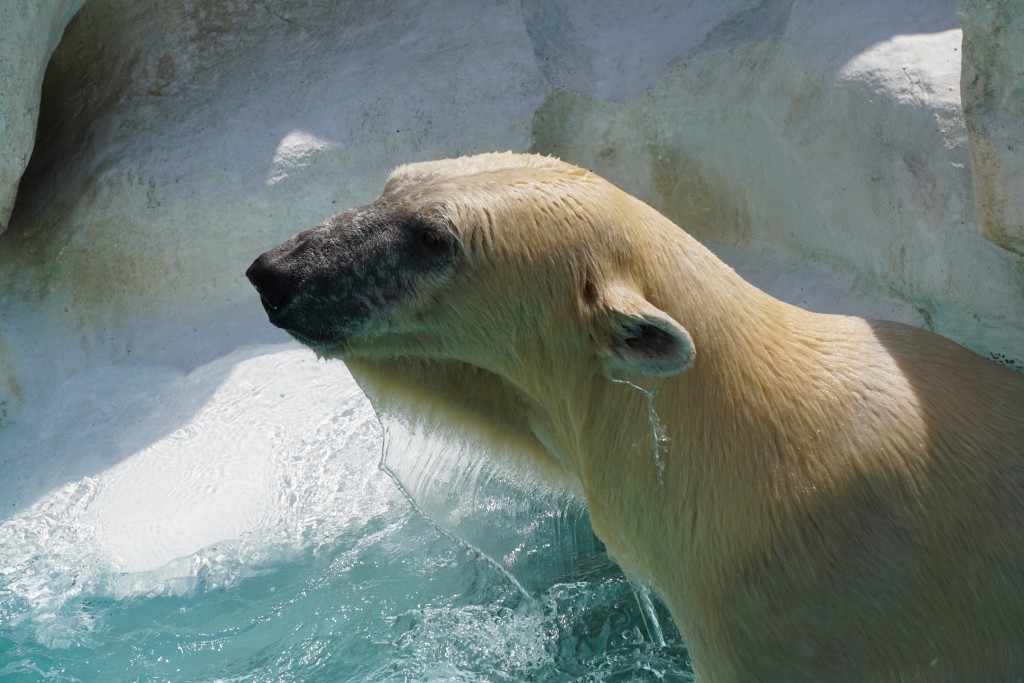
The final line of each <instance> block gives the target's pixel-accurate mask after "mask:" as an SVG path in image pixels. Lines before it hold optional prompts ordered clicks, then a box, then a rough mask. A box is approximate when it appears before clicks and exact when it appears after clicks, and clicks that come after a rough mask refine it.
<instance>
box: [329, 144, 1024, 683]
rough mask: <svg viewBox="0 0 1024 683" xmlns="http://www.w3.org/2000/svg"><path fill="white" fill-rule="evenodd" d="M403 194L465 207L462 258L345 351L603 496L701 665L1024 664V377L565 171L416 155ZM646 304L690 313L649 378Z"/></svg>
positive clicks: (593, 503)
mask: <svg viewBox="0 0 1024 683" xmlns="http://www.w3.org/2000/svg"><path fill="white" fill-rule="evenodd" d="M383 199H384V201H385V202H388V203H389V204H394V205H395V206H397V207H399V208H401V209H402V210H403V211H406V212H409V213H412V214H416V213H421V214H423V215H432V216H435V217H436V216H442V217H443V218H445V219H446V220H447V221H448V223H449V225H450V226H451V228H452V229H453V230H454V231H455V232H456V234H457V235H458V237H459V240H460V244H461V249H462V253H461V255H460V258H461V259H462V261H461V263H460V265H459V267H458V268H457V269H456V271H455V273H454V275H452V276H451V277H450V278H449V279H448V280H446V281H445V282H443V283H440V284H439V285H437V287H436V288H435V289H433V290H431V291H430V293H429V295H424V296H422V297H420V298H419V299H417V300H416V301H414V302H411V303H409V304H408V305H407V306H404V307H402V308H401V309H400V310H396V311H389V312H382V319H383V320H384V322H382V323H381V325H380V326H378V327H375V328H373V329H375V330H376V332H374V333H372V334H366V335H363V336H361V337H358V338H354V339H351V340H348V341H347V342H346V346H345V347H344V348H343V349H340V350H339V351H338V353H337V355H338V356H339V357H341V358H343V359H344V360H345V361H346V363H347V364H348V365H349V367H350V368H351V370H352V372H353V374H354V375H355V376H356V378H357V379H358V380H359V381H360V383H361V385H362V386H363V387H364V388H365V389H366V391H367V394H368V395H369V396H370V398H371V400H372V401H374V403H376V404H378V405H380V406H384V407H386V408H388V409H391V410H395V409H398V410H401V411H404V412H406V413H407V414H409V415H410V416H411V417H413V418H416V419H420V420H423V421H424V422H427V423H429V424H431V425H434V426H435V427H437V426H439V425H440V426H442V428H444V429H446V430H448V431H449V432H450V433H453V434H455V435H458V434H460V433H463V432H467V433H468V432H472V433H473V434H474V435H475V436H477V437H482V438H485V439H487V440H489V441H491V442H493V443H495V444H497V445H498V446H500V448H501V449H503V450H511V451H513V452H515V453H518V454H520V456H521V457H522V458H524V460H525V461H528V462H531V463H533V464H534V465H535V466H536V467H537V468H538V469H539V470H543V471H544V472H546V473H547V474H548V475H550V476H552V477H555V478H560V479H561V480H562V481H564V482H566V483H567V485H568V486H571V487H575V488H577V489H578V490H581V491H582V494H583V495H584V496H585V498H586V502H587V506H588V509H589V511H590V515H591V518H592V521H593V525H594V529H595V531H596V533H597V534H598V536H599V537H600V538H601V539H602V541H603V542H604V543H605V544H606V546H607V548H608V550H609V552H610V554H611V555H612V556H613V557H614V558H615V559H616V560H617V561H618V562H619V563H620V564H621V565H622V566H623V568H624V569H625V570H626V571H627V572H628V573H629V574H631V575H632V576H634V577H636V578H638V579H641V580H644V581H647V582H649V583H650V584H651V585H652V586H653V587H654V588H655V589H656V590H657V591H658V593H659V594H660V595H661V596H662V597H663V598H664V600H665V601H666V603H667V604H668V606H669V608H670V609H671V612H672V614H673V617H674V618H675V620H676V621H677V623H678V624H679V626H680V628H681V631H682V633H683V636H684V640H685V641H686V644H687V646H688V648H689V650H690V652H691V654H692V657H693V661H694V665H695V667H696V670H697V673H698V678H699V680H701V681H704V682H706V683H724V682H732V681H779V682H781V683H793V682H797V681H847V680H850V681H956V682H958V683H960V682H964V681H979V682H980V681H1011V680H1020V679H1021V678H1024V376H1021V375H1018V374H1016V373H1014V372H1012V371H1010V370H1007V369H1005V368H1002V367H999V366H997V365H995V364H993V363H990V362H988V361H986V360H984V359H982V358H980V357H978V356H976V355H974V354H972V353H970V352H968V351H966V350H964V349H963V348H961V347H959V346H957V345H956V344H954V343H952V342H950V341H947V340H945V339H943V338H941V337H939V336H936V335H934V334H930V333H928V332H924V331H922V330H918V329H915V328H912V327H908V326H905V325H901V324H897V323H891V322H877V321H870V320H864V319H860V318H852V317H843V316H834V315H818V314H814V313H809V312H807V311H804V310H801V309H799V308H795V307H793V306H790V305H787V304H785V303H782V302H780V301H777V300H775V299H773V298H772V297H770V296H768V295H767V294H765V293H763V292H761V291H759V290H758V289H756V288H755V287H753V286H751V285H749V284H748V283H746V282H745V281H744V280H742V279H741V278H740V277H739V276H737V275H736V274H735V273H734V272H733V271H732V270H731V269H730V268H729V267H727V266H726V265H725V264H723V263H722V262H721V261H719V260H718V259H717V258H716V257H715V256H714V255H712V254H711V253H710V252H709V251H708V250H707V249H705V248H704V247H703V246H701V245H700V244H699V243H697V242H696V241H694V240H693V239H692V238H690V237H689V236H688V235H687V234H686V233H685V232H683V231H682V230H681V229H679V228H678V227H677V226H675V225H674V224H672V223H671V222H670V221H669V220H667V219H666V218H664V217H663V216H661V215H660V214H658V213H657V212H656V211H654V210H653V209H652V208H650V207H649V206H647V205H645V204H644V203H642V202H640V201H639V200H637V199H635V198H633V197H631V196H629V195H627V194H625V193H623V192H621V191H620V190H618V189H617V188H615V187H614V186H612V185H610V184H609V183H607V182H605V181H603V180H602V179H600V178H599V177H597V176H595V175H594V174H592V173H589V172H587V171H585V170H582V169H579V168H575V167H572V166H569V165H567V164H564V163H562V162H559V161H557V160H554V159H549V158H542V157H536V156H520V155H513V154H494V155H483V156H478V157H470V158H463V159H456V160H449V161H439V162H431V163H424V164H415V165H410V166H403V167H401V168H399V169H397V170H396V171H395V172H394V173H393V174H392V176H391V178H390V180H389V181H388V183H387V186H386V188H385V191H384V194H383ZM637 312H639V313H640V314H642V315H650V316H654V317H655V318H656V317H657V316H658V315H662V316H664V317H665V319H668V320H670V321H673V322H674V323H675V324H677V326H678V327H679V328H680V329H682V330H683V331H684V333H685V334H686V335H687V336H688V338H690V339H691V340H692V345H693V349H695V356H693V355H691V356H690V357H689V364H687V362H686V361H687V358H686V356H685V354H686V353H687V351H686V349H685V348H683V347H679V348H681V350H680V351H678V354H677V356H676V357H675V359H674V360H673V359H669V360H670V361H671V362H670V367H674V368H676V370H677V371H676V372H675V373H673V372H671V371H670V372H661V373H652V372H646V371H634V372H630V368H631V367H632V368H634V369H636V368H637V367H639V366H638V365H636V364H635V363H633V359H631V358H628V357H624V356H622V354H621V352H622V351H623V350H625V351H626V352H628V351H629V350H628V349H627V348H626V347H625V346H623V345H622V344H621V343H618V346H616V344H617V337H616V335H621V330H619V329H618V328H617V327H616V325H617V322H616V321H617V320H619V319H620V318H621V316H627V318H628V316H630V315H633V314H635V313H637ZM616 316H620V318H617V317H616ZM670 332H671V330H670ZM672 338H673V339H675V340H678V341H680V343H682V342H685V338H684V336H683V335H682V334H679V335H675V336H673V337H672ZM619 341H621V340H619ZM617 349H618V350H617ZM624 358H625V359H624ZM631 363H632V364H631ZM673 363H674V365H673ZM612 379H625V380H629V381H631V382H633V383H635V384H637V385H639V386H643V387H646V388H649V389H650V388H655V387H657V393H656V396H655V399H654V405H655V408H656V411H657V415H658V416H659V417H660V419H661V420H662V422H663V423H664V424H665V426H666V428H667V436H668V438H669V441H668V442H667V448H666V449H664V450H663V452H662V453H661V454H660V455H659V456H658V458H656V457H655V455H654V453H655V444H654V441H653V436H652V430H651V425H650V422H649V415H648V407H647V400H646V398H645V397H644V396H643V394H642V393H641V392H640V391H638V390H636V389H634V388H631V387H629V386H628V385H625V384H620V383H615V382H613V381H611V380H612ZM659 458H660V459H661V460H662V462H663V464H664V473H663V475H661V476H659V471H658V462H657V460H658V459H659Z"/></svg>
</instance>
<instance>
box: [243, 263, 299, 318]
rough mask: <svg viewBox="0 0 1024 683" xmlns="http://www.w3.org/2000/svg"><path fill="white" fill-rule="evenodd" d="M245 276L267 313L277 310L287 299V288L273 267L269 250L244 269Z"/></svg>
mask: <svg viewBox="0 0 1024 683" xmlns="http://www.w3.org/2000/svg"><path fill="white" fill-rule="evenodd" d="M245 276H246V277H247V278H249V282H251V283H252V286H253V287H255V288H256V292H257V293H258V294H259V295H260V302H261V303H262V304H263V308H264V310H266V311H267V313H273V312H274V311H276V310H278V309H279V308H280V307H281V306H282V305H283V304H284V303H285V302H286V301H287V300H288V299H289V288H288V286H287V284H286V283H285V281H284V279H283V278H282V277H281V274H280V272H278V271H277V270H276V269H275V268H274V267H273V263H272V261H271V258H270V252H267V253H265V254H260V256H259V257H258V258H257V259H256V260H255V261H253V262H252V265H251V266H249V268H248V270H246V271H245Z"/></svg>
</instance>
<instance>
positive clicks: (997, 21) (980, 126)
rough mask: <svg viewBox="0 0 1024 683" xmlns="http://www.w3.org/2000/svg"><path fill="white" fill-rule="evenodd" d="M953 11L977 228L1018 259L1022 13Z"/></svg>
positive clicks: (1023, 177)
mask: <svg viewBox="0 0 1024 683" xmlns="http://www.w3.org/2000/svg"><path fill="white" fill-rule="evenodd" d="M958 8H959V13H960V23H961V24H963V30H964V60H963V71H962V74H961V93H962V96H963V105H964V118H965V120H966V123H967V132H968V136H969V138H970V142H971V164H972V167H973V169H974V193H975V194H974V206H975V211H976V212H977V217H978V218H977V222H978V229H980V230H981V233H982V234H983V235H985V237H987V238H988V239H990V240H992V241H993V242H995V243H996V244H998V245H999V246H1001V247H1003V248H1005V249H1011V250H1013V251H1015V252H1017V253H1018V254H1021V255H1024V13H1021V11H1020V6H1019V5H1015V4H1014V3H1007V2H994V1H993V0H959V3H958Z"/></svg>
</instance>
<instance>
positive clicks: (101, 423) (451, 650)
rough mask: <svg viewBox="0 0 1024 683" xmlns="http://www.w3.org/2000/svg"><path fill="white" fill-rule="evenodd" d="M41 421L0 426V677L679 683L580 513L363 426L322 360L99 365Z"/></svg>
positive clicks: (292, 353) (677, 647) (413, 439)
mask: <svg viewBox="0 0 1024 683" xmlns="http://www.w3.org/2000/svg"><path fill="white" fill-rule="evenodd" d="M36 408H37V409H34V410H33V412H32V416H33V417H32V421H31V424H20V423H19V424H15V425H13V426H11V427H9V428H7V429H5V430H3V431H0V454H2V458H3V459H4V461H5V463H4V466H5V468H6V469H5V477H4V478H3V480H2V481H0V505H2V508H0V509H2V510H3V516H2V517H0V680H3V681H5V682H7V681H11V682H20V681H40V680H49V681H100V680H111V681H113V680H133V681H135V680H138V681H158V680H159V681H167V680H170V681H221V680H227V681H310V682H316V681H394V680H407V681H434V680H474V681H490V680H494V681H505V680H525V679H527V678H530V679H533V680H557V681H561V680H577V681H634V680H636V681H655V680H658V681H689V680H692V674H691V672H690V669H689V665H688V661H687V658H686V654H685V650H684V649H683V647H682V644H681V642H680V640H679V636H678V633H677V632H676V631H675V629H674V627H673V626H672V625H671V622H670V620H669V618H668V616H667V613H666V611H665V610H664V608H663V607H662V606H661V605H660V604H658V603H657V602H655V601H651V600H650V599H649V596H645V597H642V596H644V594H643V593H642V592H637V593H636V594H635V597H632V596H633V595H634V593H633V589H632V588H631V586H630V584H629V582H628V581H627V580H626V579H625V577H623V576H622V574H621V573H620V572H619V570H618V569H617V568H616V567H615V566H614V565H613V564H612V563H611V562H610V561H609V560H608V558H607V556H606V555H605V554H604V552H603V549H602V548H601V546H600V544H599V543H598V542H597V541H596V540H595V539H594V538H593V534H592V533H591V532H590V527H589V521H588V519H587V517H586V514H585V511H584V510H583V509H582V507H581V506H579V505H578V504H576V503H572V502H571V501H565V500H562V499H560V498H559V497H557V496H552V495H549V494H545V493H544V492H542V491H540V490H537V489H536V488H535V487H532V486H530V485H525V484H523V483H522V482H519V481H517V480H516V478H515V477H514V476H511V475H509V474H507V473H504V472H502V471H499V470H497V469H493V468H491V467H489V466H488V464H487V459H486V457H485V456H483V455H482V454H479V453H473V452H472V451H470V450H468V449H461V450H460V449H458V448H456V449H451V448H447V447H446V446H444V445H440V444H436V443H431V442H429V439H426V438H425V437H422V436H421V435H418V434H416V433H415V431H414V430H407V429H406V428H404V427H403V426H402V425H400V424H397V423H392V422H388V421H385V423H384V424H385V425H386V429H385V430H384V431H382V429H381V426H380V423H379V422H378V420H377V417H376V415H375V414H374V412H373V410H372V409H371V408H370V406H369V404H368V403H367V401H366V400H365V398H363V397H362V395H361V394H360V393H359V392H358V390H357V389H356V387H355V385H354V383H353V382H352V380H351V378H350V377H349V376H348V373H347V372H346V370H345V368H344V366H343V364H341V363H318V362H316V361H315V360H314V359H313V357H312V354H309V353H308V352H306V351H304V350H301V349H297V348H295V347H294V346H291V345H289V346H282V347H262V348H257V349H248V350H245V351H241V352H238V353H235V354H233V355H230V356H226V357H224V358H221V359H219V360H217V361H215V362H213V363H210V364H208V365H206V366H202V367H200V368H196V369H194V370H192V371H191V372H188V373H183V372H181V371H179V370H176V369H173V368H166V367H144V366H118V367H111V368H99V369H96V370H93V371H90V372H88V373H85V374H83V375H82V376H80V377H77V378H72V379H71V380H69V381H68V383H67V384H65V385H64V386H63V387H61V388H60V390H59V391H58V392H56V393H55V394H54V396H53V397H51V399H50V400H49V401H47V402H46V404H45V405H40V406H37V407H36ZM26 412H28V411H26ZM382 441H384V442H385V451H384V457H383V462H384V465H385V467H386V468H388V469H389V470H390V471H391V474H392V475H394V477H395V478H396V481H397V482H398V484H399V486H396V484H395V481H393V480H392V479H391V477H389V476H388V474H386V473H385V472H384V471H382V470H381V469H378V465H379V464H380V463H381V461H382V458H381V456H380V453H381V451H380V444H381V442H382ZM410 502H412V503H413V505H410ZM428 520H429V521H428ZM442 532H443V533H442ZM663 626H664V633H661V629H662V627H663Z"/></svg>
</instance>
